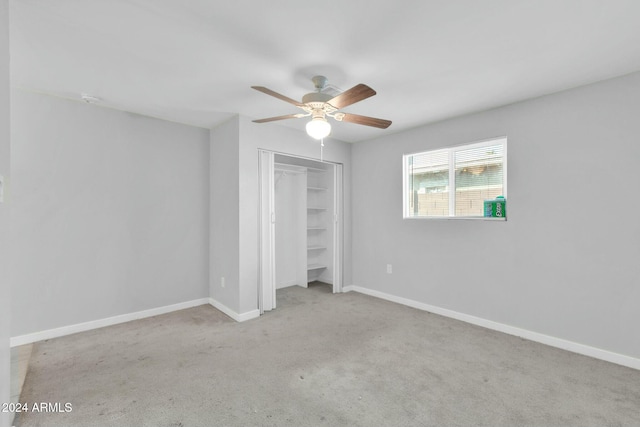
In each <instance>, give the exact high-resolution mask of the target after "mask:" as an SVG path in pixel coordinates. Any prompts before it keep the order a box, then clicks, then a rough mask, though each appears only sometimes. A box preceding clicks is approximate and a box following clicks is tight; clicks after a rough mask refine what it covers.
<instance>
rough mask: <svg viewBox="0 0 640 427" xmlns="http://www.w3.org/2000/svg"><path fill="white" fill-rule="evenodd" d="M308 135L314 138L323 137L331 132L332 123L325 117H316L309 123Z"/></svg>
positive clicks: (307, 127)
mask: <svg viewBox="0 0 640 427" xmlns="http://www.w3.org/2000/svg"><path fill="white" fill-rule="evenodd" d="M306 129H307V135H309V136H310V137H311V138H313V139H323V138H326V137H327V136H329V134H330V133H331V124H330V123H329V122H328V121H327V119H325V118H324V117H314V118H313V119H311V121H309V122H308V123H307V126H306Z"/></svg>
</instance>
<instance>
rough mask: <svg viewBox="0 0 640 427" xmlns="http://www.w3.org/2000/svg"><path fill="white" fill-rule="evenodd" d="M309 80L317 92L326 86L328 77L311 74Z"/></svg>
mask: <svg viewBox="0 0 640 427" xmlns="http://www.w3.org/2000/svg"><path fill="white" fill-rule="evenodd" d="M311 81H312V82H313V85H314V86H315V88H316V90H317V91H318V92H321V91H322V89H324V88H325V87H326V86H327V82H328V81H329V79H327V78H326V77H325V76H313V77H312V78H311Z"/></svg>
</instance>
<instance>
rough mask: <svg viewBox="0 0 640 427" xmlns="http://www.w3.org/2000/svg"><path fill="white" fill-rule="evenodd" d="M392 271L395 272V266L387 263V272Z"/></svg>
mask: <svg viewBox="0 0 640 427" xmlns="http://www.w3.org/2000/svg"><path fill="white" fill-rule="evenodd" d="M391 273H393V267H392V266H391V264H387V274H391Z"/></svg>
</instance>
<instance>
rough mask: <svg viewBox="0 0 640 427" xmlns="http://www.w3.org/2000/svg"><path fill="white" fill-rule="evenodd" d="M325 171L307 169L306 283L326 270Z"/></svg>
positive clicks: (326, 212) (326, 218)
mask: <svg viewBox="0 0 640 427" xmlns="http://www.w3.org/2000/svg"><path fill="white" fill-rule="evenodd" d="M326 172H327V171H326V170H324V169H320V168H313V167H308V168H307V274H308V277H307V281H308V282H312V281H314V280H317V279H318V278H319V277H320V276H321V275H322V273H323V272H324V271H325V270H326V269H327V259H326V252H327V244H328V241H327V234H328V233H327V232H328V230H327V224H328V220H329V218H328V217H327V215H328V208H327V192H328V188H327V186H326V180H325V179H324V175H325V174H326Z"/></svg>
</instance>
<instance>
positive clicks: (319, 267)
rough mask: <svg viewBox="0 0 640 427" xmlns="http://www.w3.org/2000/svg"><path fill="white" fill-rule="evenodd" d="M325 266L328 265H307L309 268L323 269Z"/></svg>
mask: <svg viewBox="0 0 640 427" xmlns="http://www.w3.org/2000/svg"><path fill="white" fill-rule="evenodd" d="M323 268H327V266H326V265H322V264H309V265H308V266H307V270H322V269H323Z"/></svg>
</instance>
